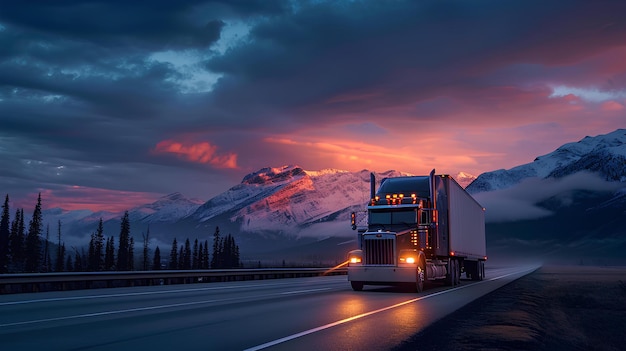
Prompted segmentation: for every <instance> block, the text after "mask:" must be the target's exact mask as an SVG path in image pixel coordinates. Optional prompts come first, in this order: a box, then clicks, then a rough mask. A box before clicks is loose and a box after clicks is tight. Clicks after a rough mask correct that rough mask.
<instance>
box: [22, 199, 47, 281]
mask: <svg viewBox="0 0 626 351" xmlns="http://www.w3.org/2000/svg"><path fill="white" fill-rule="evenodd" d="M42 220H43V219H42V216H41V193H39V196H38V197H37V205H35V210H34V211H33V218H32V219H31V220H30V223H29V227H28V235H27V236H26V243H25V254H26V261H25V265H24V268H25V270H26V271H27V272H37V271H39V269H40V266H41V240H40V238H39V236H40V235H41V230H42V228H41V227H42Z"/></svg>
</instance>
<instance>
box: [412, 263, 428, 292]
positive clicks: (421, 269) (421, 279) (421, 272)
mask: <svg viewBox="0 0 626 351" xmlns="http://www.w3.org/2000/svg"><path fill="white" fill-rule="evenodd" d="M416 274H417V277H416V279H415V289H416V290H417V292H418V293H420V292H422V291H424V283H425V282H426V263H425V262H424V260H420V263H419V265H418V266H417V273H416Z"/></svg>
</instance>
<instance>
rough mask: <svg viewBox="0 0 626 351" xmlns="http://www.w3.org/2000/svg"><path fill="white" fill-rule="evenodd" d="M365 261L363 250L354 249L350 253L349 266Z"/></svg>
mask: <svg viewBox="0 0 626 351" xmlns="http://www.w3.org/2000/svg"><path fill="white" fill-rule="evenodd" d="M362 262H363V251H362V250H352V251H350V252H349V253H348V266H360V265H361V263H362Z"/></svg>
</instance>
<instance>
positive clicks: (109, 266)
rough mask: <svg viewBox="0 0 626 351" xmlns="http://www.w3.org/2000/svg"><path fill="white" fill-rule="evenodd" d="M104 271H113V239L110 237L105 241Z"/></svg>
mask: <svg viewBox="0 0 626 351" xmlns="http://www.w3.org/2000/svg"><path fill="white" fill-rule="evenodd" d="M104 269H105V270H107V271H113V270H115V237H110V238H109V239H108V240H107V243H106V250H105V253H104ZM68 270H69V268H68Z"/></svg>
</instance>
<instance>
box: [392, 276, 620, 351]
mask: <svg viewBox="0 0 626 351" xmlns="http://www.w3.org/2000/svg"><path fill="white" fill-rule="evenodd" d="M624 325H626V267H585V266H567V267H560V266H552V267H542V268H541V269H539V270H538V271H536V272H534V273H532V274H530V275H528V276H525V277H523V278H521V279H518V280H517V281H515V282H513V283H511V284H509V285H507V286H505V287H503V288H501V289H499V290H497V291H495V292H493V293H491V294H488V295H486V296H484V297H482V298H480V299H478V300H476V301H474V302H472V303H471V304H469V305H467V306H465V307H464V308H462V309H461V310H459V311H458V312H457V313H454V314H453V315H451V316H448V317H446V318H444V319H442V320H440V321H438V322H436V323H435V324H433V325H432V326H430V327H428V328H426V329H424V330H423V331H421V332H420V333H419V334H416V335H415V336H414V337H413V338H411V339H410V340H408V341H406V342H405V343H403V344H402V345H399V346H398V347H397V348H396V349H397V350H420V351H422V350H424V351H428V350H624V349H626V333H625V332H624Z"/></svg>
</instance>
